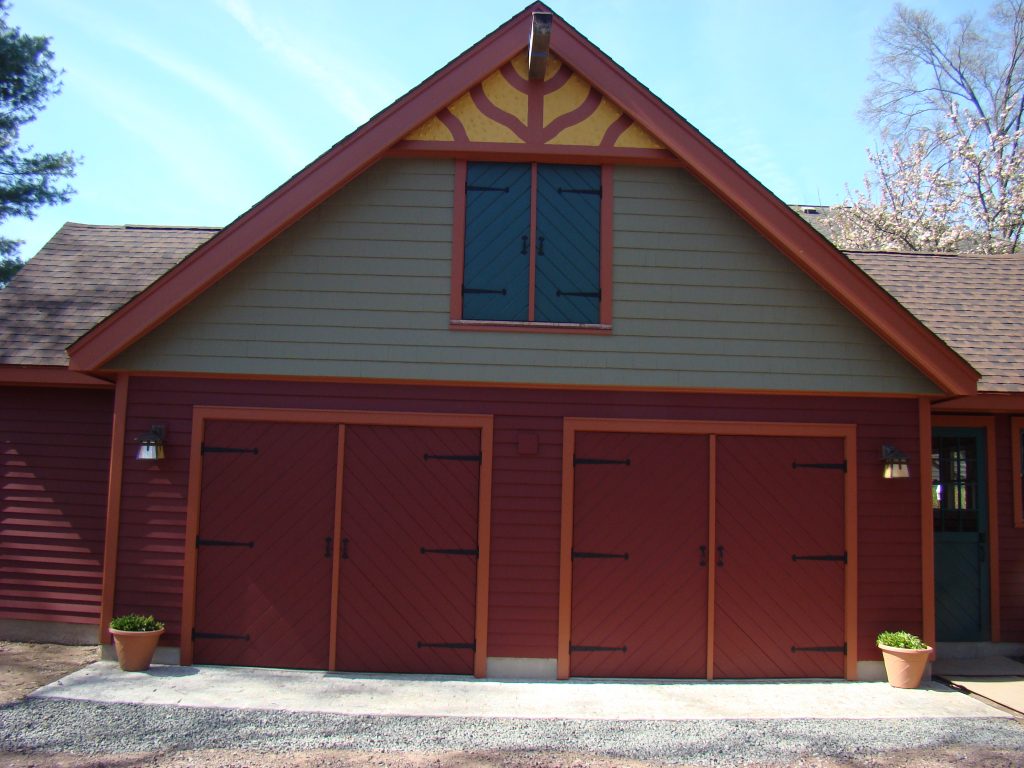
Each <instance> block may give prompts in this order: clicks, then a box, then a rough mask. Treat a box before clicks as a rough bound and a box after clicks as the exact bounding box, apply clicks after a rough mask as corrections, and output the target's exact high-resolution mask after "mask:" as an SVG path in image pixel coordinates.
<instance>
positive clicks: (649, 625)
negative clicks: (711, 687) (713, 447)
mask: <svg viewBox="0 0 1024 768" xmlns="http://www.w3.org/2000/svg"><path fill="white" fill-rule="evenodd" d="M574 465H575V489H574V503H573V541H572V549H573V551H572V628H571V639H570V669H571V671H570V674H572V675H574V676H588V677H681V678H696V677H704V676H705V673H706V662H707V655H706V646H707V588H708V587H707V579H708V567H707V555H708V553H707V548H706V545H707V520H708V501H707V500H708V438H707V437H706V436H703V435H701V436H687V435H644V434H612V433H580V434H578V435H577V436H576V446H575V457H574Z"/></svg>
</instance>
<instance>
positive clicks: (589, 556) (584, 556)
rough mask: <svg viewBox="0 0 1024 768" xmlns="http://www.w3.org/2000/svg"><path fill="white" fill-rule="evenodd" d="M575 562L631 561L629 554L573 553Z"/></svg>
mask: <svg viewBox="0 0 1024 768" xmlns="http://www.w3.org/2000/svg"><path fill="white" fill-rule="evenodd" d="M572 559H573V560H629V552H577V551H576V550H575V549H574V550H573V551H572Z"/></svg>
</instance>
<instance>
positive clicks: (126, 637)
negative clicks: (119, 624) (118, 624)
mask: <svg viewBox="0 0 1024 768" xmlns="http://www.w3.org/2000/svg"><path fill="white" fill-rule="evenodd" d="M163 633H164V631H163V630H162V629H155V630H153V631H152V632H125V631H124V630H120V629H111V630H110V636H111V637H113V638H114V648H115V650H116V651H117V663H118V664H120V665H121V669H123V670H124V671H125V672H141V671H143V670H144V669H149V665H150V663H151V662H152V661H153V654H154V653H155V652H156V644H157V642H158V641H159V640H160V635H162V634H163Z"/></svg>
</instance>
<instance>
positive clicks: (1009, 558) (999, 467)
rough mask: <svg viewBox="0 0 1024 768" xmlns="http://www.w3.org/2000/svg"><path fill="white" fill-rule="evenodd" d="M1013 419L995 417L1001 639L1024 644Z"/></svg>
mask: <svg viewBox="0 0 1024 768" xmlns="http://www.w3.org/2000/svg"><path fill="white" fill-rule="evenodd" d="M1014 439H1017V438H1016V435H1011V433H1010V417H1009V416H997V417H996V475H997V477H996V483H997V485H998V488H997V489H996V493H995V498H996V501H997V503H998V505H999V506H998V507H997V509H998V513H999V577H1000V578H999V597H1000V614H1001V615H1000V629H1001V630H1002V640H1003V641H1004V642H1010V643H1024V528H1016V527H1015V526H1014V524H1013V483H1015V482H1019V481H1020V468H1019V467H1017V468H1014V467H1013V466H1012V465H1011V461H1012V457H1011V455H1010V449H1011V442H1010V441H1011V440H1014Z"/></svg>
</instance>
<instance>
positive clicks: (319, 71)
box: [217, 0, 376, 125]
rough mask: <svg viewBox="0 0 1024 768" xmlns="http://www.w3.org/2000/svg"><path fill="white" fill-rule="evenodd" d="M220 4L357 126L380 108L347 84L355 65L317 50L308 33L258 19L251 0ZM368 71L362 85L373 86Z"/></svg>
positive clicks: (220, 1)
mask: <svg viewBox="0 0 1024 768" xmlns="http://www.w3.org/2000/svg"><path fill="white" fill-rule="evenodd" d="M217 4H218V5H219V6H220V7H221V8H222V9H223V10H224V11H225V12H226V13H228V14H229V15H230V16H231V17H232V18H233V19H234V20H235V21H236V22H238V24H240V25H241V26H242V28H243V29H244V30H245V31H246V32H247V33H248V34H249V35H250V36H251V37H252V38H253V39H254V40H255V41H256V42H257V43H259V44H260V45H261V46H263V48H264V49H265V50H266V51H267V52H268V53H271V54H272V55H274V56H276V57H277V58H279V59H280V60H281V61H282V62H283V63H284V65H285V66H287V67H288V68H289V69H291V70H292V71H294V72H295V73H297V74H298V75H300V76H301V77H302V78H303V81H304V82H306V83H308V84H310V85H311V86H313V87H314V88H315V89H316V90H318V91H319V92H320V93H322V94H323V96H324V99H325V100H326V102H327V103H328V104H330V105H331V106H332V107H333V108H334V109H335V110H336V111H337V112H338V113H339V114H340V115H341V116H343V117H344V118H345V119H346V120H348V121H350V122H351V123H352V124H353V125H361V124H362V123H364V122H366V120H368V119H369V118H370V117H371V116H372V115H373V113H374V112H375V111H376V110H375V109H371V108H370V106H368V105H367V103H366V102H365V101H364V99H363V97H362V96H361V95H360V94H359V93H358V92H357V90H356V89H355V88H352V87H351V86H349V85H348V84H347V81H348V80H350V79H354V78H351V72H352V71H353V70H354V69H355V68H354V66H353V65H351V64H348V63H346V62H343V61H340V60H337V59H336V58H332V57H331V56H329V55H328V54H327V53H325V52H324V51H322V50H315V49H314V48H312V42H311V41H310V40H309V39H308V37H306V36H303V35H289V34H286V33H285V32H284V30H283V28H282V26H281V22H280V20H273V21H271V20H268V19H263V18H257V15H256V14H255V13H254V12H253V9H252V6H251V5H250V4H249V2H248V0H217ZM292 39H296V40H302V41H303V42H304V43H305V44H304V45H300V44H296V43H293V42H291V40H292ZM364 74H365V73H363V72H360V77H361V78H363V79H362V82H361V85H362V87H363V88H364V89H366V88H369V87H372V82H368V81H367V80H366V79H365V77H364Z"/></svg>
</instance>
